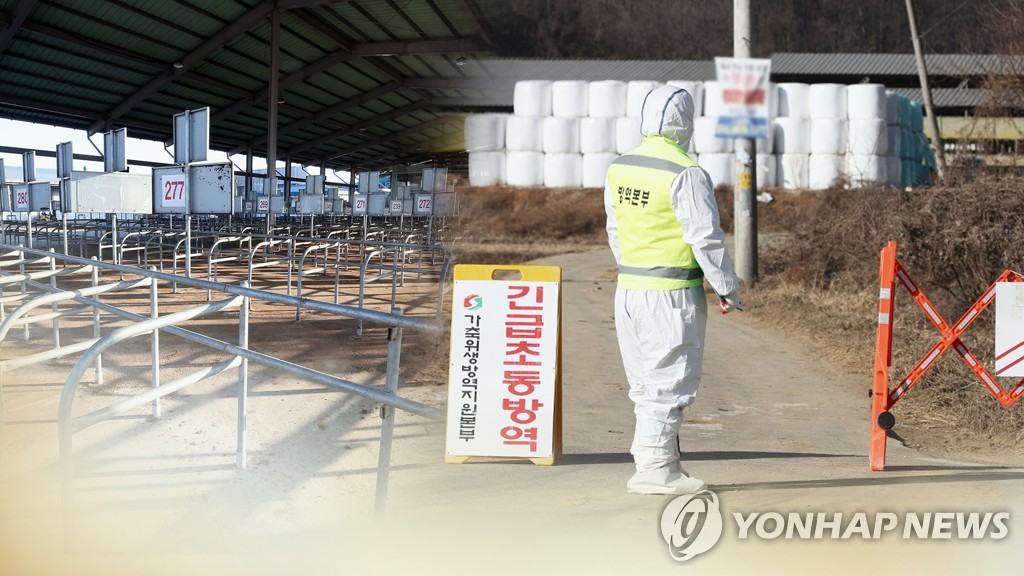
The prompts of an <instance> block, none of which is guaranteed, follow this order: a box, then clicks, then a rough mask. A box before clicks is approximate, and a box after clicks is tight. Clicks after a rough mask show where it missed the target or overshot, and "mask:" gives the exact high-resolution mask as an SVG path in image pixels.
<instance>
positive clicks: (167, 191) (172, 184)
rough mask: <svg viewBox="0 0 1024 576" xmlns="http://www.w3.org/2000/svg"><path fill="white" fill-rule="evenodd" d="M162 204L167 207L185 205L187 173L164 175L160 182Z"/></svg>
mask: <svg viewBox="0 0 1024 576" xmlns="http://www.w3.org/2000/svg"><path fill="white" fill-rule="evenodd" d="M160 199H161V204H162V205H163V206H165V207H167V208H184V207H185V175H184V174H172V175H170V176H164V177H162V178H161V182H160Z"/></svg>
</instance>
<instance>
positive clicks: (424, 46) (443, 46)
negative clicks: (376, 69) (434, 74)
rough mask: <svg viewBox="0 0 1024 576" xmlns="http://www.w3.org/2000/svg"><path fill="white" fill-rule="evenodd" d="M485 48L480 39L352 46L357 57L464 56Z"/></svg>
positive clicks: (451, 39) (370, 43) (377, 43)
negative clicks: (463, 54) (455, 54)
mask: <svg viewBox="0 0 1024 576" xmlns="http://www.w3.org/2000/svg"><path fill="white" fill-rule="evenodd" d="M483 48H484V45H483V42H481V41H480V39H479V38H445V39H438V40H411V41H408V42H368V43H365V44H356V45H354V46H352V53H353V54H355V55H357V56H414V55H416V54H446V53H457V54H462V53H464V52H467V53H468V52H479V51H480V50H483Z"/></svg>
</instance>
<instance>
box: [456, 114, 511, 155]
mask: <svg viewBox="0 0 1024 576" xmlns="http://www.w3.org/2000/svg"><path fill="white" fill-rule="evenodd" d="M507 119H508V115H507V114H470V115H469V116H466V120H465V123H464V124H463V130H464V131H463V136H464V137H465V141H466V151H467V152H498V151H501V150H504V149H505V122H506V121H507Z"/></svg>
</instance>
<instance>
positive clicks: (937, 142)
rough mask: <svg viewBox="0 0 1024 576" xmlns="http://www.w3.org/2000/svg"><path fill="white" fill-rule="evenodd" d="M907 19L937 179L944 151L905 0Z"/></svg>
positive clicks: (911, 13)
mask: <svg viewBox="0 0 1024 576" xmlns="http://www.w3.org/2000/svg"><path fill="white" fill-rule="evenodd" d="M907 19H908V20H910V37H911V38H912V39H913V41H914V57H915V58H916V59H917V76H918V79H919V80H920V81H921V97H922V98H924V111H925V113H926V114H928V124H930V125H931V129H932V149H934V150H935V164H936V166H937V168H938V171H939V179H940V180H941V179H942V178H943V175H944V174H945V173H946V153H945V151H944V150H943V149H942V135H941V134H939V119H938V118H936V116H935V107H934V106H932V90H931V88H930V87H929V86H928V69H927V68H925V65H924V55H923V54H922V53H921V37H920V36H918V34H917V16H915V15H914V2H913V0H907Z"/></svg>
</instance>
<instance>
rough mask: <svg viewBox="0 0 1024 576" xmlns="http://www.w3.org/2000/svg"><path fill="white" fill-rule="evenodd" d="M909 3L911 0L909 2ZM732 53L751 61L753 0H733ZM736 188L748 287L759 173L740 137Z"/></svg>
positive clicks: (739, 259)
mask: <svg viewBox="0 0 1024 576" xmlns="http://www.w3.org/2000/svg"><path fill="white" fill-rule="evenodd" d="M908 1H909V0H908ZM732 14H733V16H732V18H733V40H732V52H733V56H734V57H735V58H750V53H751V45H752V44H753V40H752V37H751V32H750V0H733V11H732ZM734 149H735V152H736V186H735V187H734V190H735V192H734V195H733V207H734V212H735V213H734V215H733V237H734V239H735V240H736V275H737V276H739V278H740V280H742V281H743V282H745V283H746V284H747V285H752V284H753V283H754V282H755V281H756V280H757V198H756V197H757V172H756V170H754V155H755V153H756V152H757V147H756V146H755V144H754V139H753V138H737V139H736V142H735V148H734Z"/></svg>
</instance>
